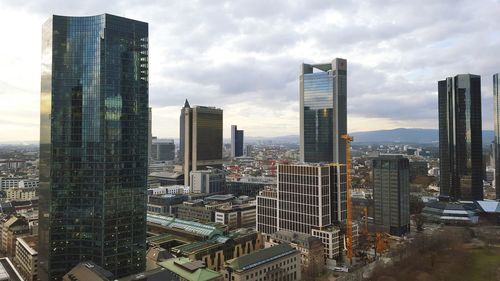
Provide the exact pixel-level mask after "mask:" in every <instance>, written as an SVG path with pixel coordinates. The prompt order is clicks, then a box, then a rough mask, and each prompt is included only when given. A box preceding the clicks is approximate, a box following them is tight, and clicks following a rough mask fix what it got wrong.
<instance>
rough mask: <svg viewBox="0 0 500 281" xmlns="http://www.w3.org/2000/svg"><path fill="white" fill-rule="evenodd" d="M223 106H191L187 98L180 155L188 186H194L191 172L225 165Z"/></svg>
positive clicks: (181, 117)
mask: <svg viewBox="0 0 500 281" xmlns="http://www.w3.org/2000/svg"><path fill="white" fill-rule="evenodd" d="M222 120H223V117H222V109H218V108H215V107H206V106H195V107H191V106H190V105H189V102H188V101H187V100H186V102H185V103H184V107H183V108H182V110H181V116H180V150H179V155H180V156H179V158H180V159H181V162H182V165H183V172H184V175H186V177H185V178H184V185H190V177H189V175H190V173H191V171H197V170H204V169H206V168H207V167H209V166H211V167H214V168H220V167H222V145H223V143H222V122H223V121H222Z"/></svg>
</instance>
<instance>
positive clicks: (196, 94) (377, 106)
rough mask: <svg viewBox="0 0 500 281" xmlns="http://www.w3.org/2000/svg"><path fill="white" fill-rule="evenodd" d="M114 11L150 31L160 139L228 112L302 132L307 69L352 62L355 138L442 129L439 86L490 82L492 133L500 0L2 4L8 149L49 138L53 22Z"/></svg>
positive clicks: (254, 126) (264, 132) (272, 132)
mask: <svg viewBox="0 0 500 281" xmlns="http://www.w3.org/2000/svg"><path fill="white" fill-rule="evenodd" d="M102 13H111V14H116V15H120V16H124V17H129V18H132V19H137V20H142V21H146V22H148V23H149V29H150V32H149V36H150V79H149V80H150V105H151V106H152V107H153V134H154V135H157V136H159V137H161V138H167V137H168V138H177V137H178V132H179V128H178V126H179V120H178V118H179V113H180V108H181V107H182V105H183V103H184V99H186V98H187V99H188V100H189V101H190V103H191V104H192V105H210V106H217V107H220V108H223V109H224V127H225V137H229V136H230V135H229V128H230V125H231V124H237V125H238V127H239V128H241V129H244V130H245V131H246V132H245V134H246V135H249V136H279V135H289V134H298V127H299V124H298V122H299V108H298V103H299V100H298V70H299V65H300V63H302V62H306V63H320V62H329V61H331V60H332V59H334V58H335V57H341V58H346V59H347V60H348V119H349V121H348V126H349V131H351V132H353V131H364V130H374V129H390V128H398V127H408V128H410V127H419V128H437V81H438V80H441V79H444V78H445V77H447V76H452V75H455V74H458V73H474V74H479V75H481V76H482V96H483V128H484V129H491V128H492V123H493V120H492V111H493V105H492V89H491V88H492V85H491V84H492V75H493V73H496V72H500V59H499V58H500V56H499V52H500V24H499V23H500V21H499V20H498V15H500V3H499V1H495V0H484V1H457V0H450V1H435V0H420V1H397V0H394V1H392V0H385V1H331V0H307V1H284V0H272V1H269V0H240V1H238V0H230V1H216V0H198V1H191V0H182V1H173V0H172V1H165V0H157V1H145V0H123V1H102V0H91V1H68V0H40V1H17V0H12V1H7V0H0V26H1V36H2V44H0V61H1V62H2V63H1V64H0V98H1V102H0V104H1V105H2V106H1V116H0V131H1V132H2V134H1V135H0V141H2V142H5V141H19V140H38V134H39V133H38V130H39V128H38V127H39V95H40V93H39V89H40V53H41V43H40V42H41V25H42V23H43V22H44V21H45V20H46V19H47V18H48V17H50V16H51V15H52V14H59V15H75V16H83V15H95V14H102Z"/></svg>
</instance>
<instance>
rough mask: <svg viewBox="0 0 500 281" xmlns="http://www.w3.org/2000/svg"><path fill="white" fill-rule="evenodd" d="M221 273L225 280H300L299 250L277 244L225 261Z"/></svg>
mask: <svg viewBox="0 0 500 281" xmlns="http://www.w3.org/2000/svg"><path fill="white" fill-rule="evenodd" d="M222 273H223V276H224V280H225V281H260V280H266V281H281V280H290V281H292V280H302V276H301V267H300V252H299V251H297V250H295V249H294V248H292V246H290V245H288V244H279V245H276V246H273V247H270V248H265V249H262V250H259V251H255V252H253V253H251V254H248V255H245V256H242V257H239V258H235V259H232V260H228V261H226V263H225V268H224V270H223V271H222Z"/></svg>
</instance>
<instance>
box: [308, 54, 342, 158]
mask: <svg viewBox="0 0 500 281" xmlns="http://www.w3.org/2000/svg"><path fill="white" fill-rule="evenodd" d="M346 133H347V61H346V60H345V59H339V58H337V59H335V60H333V61H332V62H331V63H326V64H302V66H301V73H300V157H301V161H302V162H311V163H317V162H326V163H328V162H334V163H340V164H345V163H346V158H345V140H343V139H342V138H341V136H342V135H343V134H346Z"/></svg>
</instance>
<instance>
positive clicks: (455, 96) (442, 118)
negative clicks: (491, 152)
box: [438, 74, 483, 200]
mask: <svg viewBox="0 0 500 281" xmlns="http://www.w3.org/2000/svg"><path fill="white" fill-rule="evenodd" d="M438 96H439V159H440V162H439V166H440V174H441V176H440V197H441V199H443V200H482V199H483V144H482V124H481V77H480V76H478V75H473V74H461V75H457V76H455V77H448V78H446V80H442V81H439V82H438Z"/></svg>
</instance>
